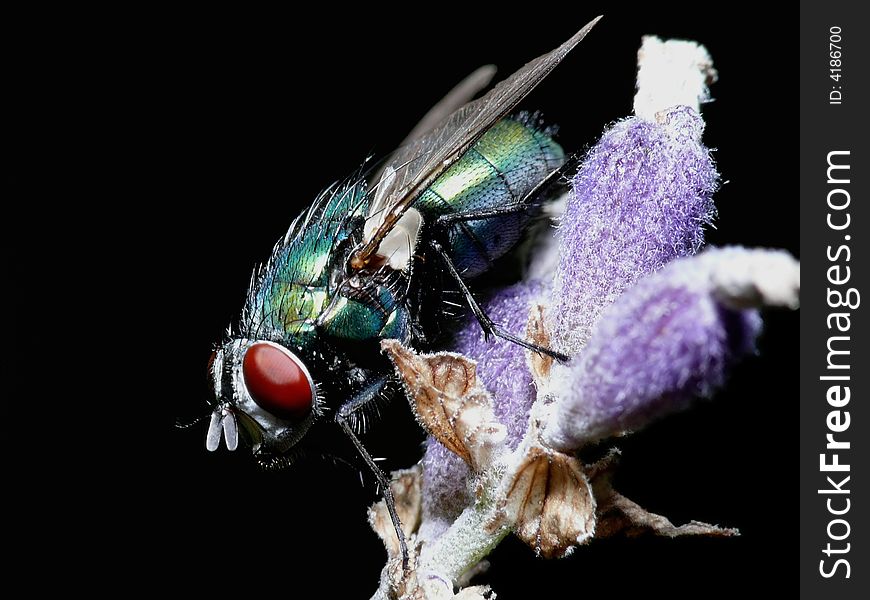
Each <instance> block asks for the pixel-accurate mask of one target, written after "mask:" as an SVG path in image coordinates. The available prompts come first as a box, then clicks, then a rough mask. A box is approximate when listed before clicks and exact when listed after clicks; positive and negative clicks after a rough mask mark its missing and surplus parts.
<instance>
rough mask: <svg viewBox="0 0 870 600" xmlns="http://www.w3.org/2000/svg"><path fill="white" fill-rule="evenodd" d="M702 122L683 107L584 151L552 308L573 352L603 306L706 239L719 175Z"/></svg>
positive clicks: (563, 230)
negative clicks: (703, 137) (705, 142)
mask: <svg viewBox="0 0 870 600" xmlns="http://www.w3.org/2000/svg"><path fill="white" fill-rule="evenodd" d="M703 129H704V122H703V120H702V119H701V117H700V116H699V115H698V114H697V113H696V112H695V111H694V110H692V109H690V108H688V107H685V106H677V107H674V108H671V109H668V110H666V111H663V112H662V113H659V122H650V121H645V120H643V119H640V118H637V117H635V118H629V119H626V120H624V121H621V122H619V123H617V124H616V125H614V126H613V127H612V128H611V129H610V130H609V131H607V132H606V133H605V134H604V136H603V137H602V138H601V140H600V141H599V142H598V144H597V145H596V146H595V147H594V148H593V149H592V150H591V152H590V153H589V155H588V156H587V157H586V160H585V161H584V163H583V166H582V167H581V168H580V171H579V172H578V173H577V176H576V177H575V178H574V190H573V194H571V195H570V197H569V199H568V205H567V208H566V210H565V214H564V217H563V218H562V221H561V226H560V230H559V235H560V238H561V241H560V250H559V252H560V257H559V266H558V269H557V271H556V279H555V286H554V291H553V300H552V304H551V306H550V312H549V314H550V317H551V318H550V324H551V329H552V334H553V336H554V338H555V340H556V346H557V347H558V348H559V349H561V350H563V351H565V352H567V353H568V354H577V352H578V351H579V350H580V349H581V348H582V347H583V345H584V344H585V343H586V342H587V340H588V339H589V336H590V335H591V333H592V329H593V327H594V325H595V323H596V321H597V320H598V317H599V315H600V313H601V310H602V309H603V308H604V307H606V306H607V305H609V304H610V303H612V302H613V301H614V300H615V299H616V298H617V297H618V296H619V295H620V294H621V293H622V292H623V291H624V290H626V289H627V288H628V287H630V286H631V285H632V284H633V283H634V282H635V281H637V280H638V279H639V278H640V277H643V276H644V275H646V274H648V273H652V272H654V271H657V270H658V269H660V268H661V267H663V266H664V265H665V264H667V263H668V262H669V261H671V260H673V259H674V258H678V257H681V256H686V255H689V254H693V253H695V252H696V251H697V250H698V249H699V248H700V247H701V245H702V244H703V242H704V232H703V227H704V225H706V224H708V223H709V222H710V221H711V220H712V218H713V216H714V214H715V210H714V207H713V202H712V200H711V196H712V194H713V192H714V190H715V189H716V185H717V181H718V173H717V172H716V169H715V166H714V164H713V160H712V158H711V157H710V153H709V151H708V150H707V149H706V148H705V147H704V146H703V144H701V133H702V132H703Z"/></svg>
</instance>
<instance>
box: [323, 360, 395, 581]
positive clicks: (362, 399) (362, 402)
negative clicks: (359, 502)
mask: <svg viewBox="0 0 870 600" xmlns="http://www.w3.org/2000/svg"><path fill="white" fill-rule="evenodd" d="M386 382H387V379H386V378H385V377H382V378H380V379H378V380H377V381H376V382H375V383H373V384H372V385H369V386H367V387H366V388H365V389H363V390H362V391H361V392H360V393H358V394H357V395H356V396H354V397H353V398H351V399H350V400H348V401H347V402H345V403H344V404H342V405H341V407H340V408H339V409H338V411H336V414H335V421H336V423H338V424H339V426H340V427H341V429H342V431H344V433H345V435H347V437H348V438H350V441H351V442H353V445H354V446H356V449H357V452H359V454H360V456H362V459H363V460H364V461H365V463H366V464H367V465H368V467H369V469H371V471H372V473H374V475H375V478H376V479H377V480H378V485H379V486H380V488H381V490H383V494H384V502H386V504H387V511H389V513H390V520H391V521H392V522H393V527H394V528H395V530H396V536H397V537H398V539H399V547H400V548H401V550H402V569H403V570H404V571H407V570H408V545H407V543H406V542H405V534H404V532H403V531H402V522H401V521H400V520H399V515H398V513H397V512H396V501H395V500H394V499H393V491H392V489H391V488H390V480H389V479H387V476H386V475H385V474H384V472H383V471H381V469H380V467H378V465H377V463H375V461H374V459H373V458H372V456H371V454H369V452H368V450H366V449H365V446H363V444H362V442H361V441H360V439H359V438H358V437H357V435H356V433H355V432H354V430H353V429H354V428H353V424H352V421H353V418H354V415H355V413H356V412H357V411H360V410H363V409H364V408H365V407H366V406H367V405H368V404H369V403H371V402H374V401H375V400H376V399H377V397H378V394H380V392H381V390H382V389H383V387H384V385H385V384H386Z"/></svg>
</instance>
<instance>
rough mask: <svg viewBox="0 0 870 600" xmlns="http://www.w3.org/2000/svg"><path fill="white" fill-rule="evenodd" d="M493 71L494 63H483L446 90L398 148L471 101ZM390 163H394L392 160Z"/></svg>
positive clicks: (424, 133) (490, 77)
mask: <svg viewBox="0 0 870 600" xmlns="http://www.w3.org/2000/svg"><path fill="white" fill-rule="evenodd" d="M495 72H496V68H495V65H483V66H482V67H480V68H479V69H477V70H476V71H474V72H473V73H471V74H470V75H469V76H468V77H466V78H465V79H463V80H462V81H460V82H459V83H458V84H456V87H454V88H453V89H452V90H450V91H449V92H447V95H446V96H444V97H443V98H442V99H441V101H440V102H438V104H436V105H435V106H433V107H432V108H431V109H429V112H427V113H426V114H425V115H424V116H423V118H422V119H420V122H419V123H417V126H416V127H414V129H412V130H411V133H409V134H408V136H407V137H406V138H405V139H404V140H403V141H402V143H401V144H400V145H399V148H401V147H403V146H405V145H406V144H410V143H411V142H413V141H414V140H416V139H417V138H419V137H423V136H424V135H426V134H427V133H429V132H430V131H432V130H433V129H435V127H437V126H438V125H439V124H440V123H441V121H443V120H444V119H446V118H447V117H449V116H450V115H451V114H453V113H454V112H456V111H457V110H459V109H460V108H462V107H463V106H464V105H465V104H468V103H469V102H471V99H472V98H474V97H475V96H476V95H477V94H478V92H480V91H481V90H483V89H485V88H486V86H488V85H489V83H490V82H491V81H492V78H493V77H494V76H495ZM390 163H391V164H395V163H394V161H392V160H391V161H390Z"/></svg>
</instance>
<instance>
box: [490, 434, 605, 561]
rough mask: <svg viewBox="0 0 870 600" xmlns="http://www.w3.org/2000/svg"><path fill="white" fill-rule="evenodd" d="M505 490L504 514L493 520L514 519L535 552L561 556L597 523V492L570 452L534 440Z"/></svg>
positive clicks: (590, 533)
mask: <svg viewBox="0 0 870 600" xmlns="http://www.w3.org/2000/svg"><path fill="white" fill-rule="evenodd" d="M504 490H505V493H504V496H503V499H502V501H501V503H500V509H501V515H502V517H501V519H502V520H501V521H500V522H499V523H493V525H500V524H503V523H505V522H507V523H512V524H513V527H514V532H515V533H516V534H517V535H518V536H519V537H520V539H522V540H523V541H524V542H526V544H528V545H529V546H531V547H532V549H534V550H535V552H536V553H537V554H539V555H542V556H544V557H546V558H553V557H558V556H564V555H565V554H566V553H568V552H569V551H570V550H571V549H572V548H573V547H574V546H576V545H577V544H580V543H583V542H584V541H586V540H587V539H588V538H589V537H591V535H592V533H593V531H594V529H595V498H594V497H593V495H592V490H591V488H590V486H589V482H588V480H587V479H586V476H585V475H584V474H583V469H582V466H581V464H580V461H578V460H577V459H576V458H574V457H573V456H568V455H566V454H562V453H561V452H555V451H552V450H546V449H544V448H541V447H539V446H532V447H531V448H530V449H529V450H528V451H527V452H526V455H525V457H524V458H523V460H522V462H521V463H520V465H519V466H518V467H517V469H516V470H515V471H514V472H513V474H511V475H508V476H507V477H506V479H505V487H504Z"/></svg>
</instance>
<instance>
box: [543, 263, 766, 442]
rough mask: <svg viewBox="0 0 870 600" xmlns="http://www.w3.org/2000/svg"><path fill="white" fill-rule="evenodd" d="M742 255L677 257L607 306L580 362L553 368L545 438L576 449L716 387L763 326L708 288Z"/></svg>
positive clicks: (714, 287) (681, 405)
mask: <svg viewBox="0 0 870 600" xmlns="http://www.w3.org/2000/svg"><path fill="white" fill-rule="evenodd" d="M746 252H748V251H745V250H742V249H727V250H711V251H708V252H705V253H703V254H701V255H698V256H696V257H691V258H685V259H682V260H679V261H676V262H674V263H672V264H671V265H669V266H667V267H666V268H664V269H662V270H661V271H660V272H658V273H656V274H653V275H650V276H648V277H646V278H644V279H642V280H641V281H639V282H638V283H637V284H636V285H634V286H633V287H632V288H631V289H629V290H628V291H626V292H625V294H623V295H622V296H621V297H620V298H619V299H618V300H617V301H616V302H615V303H614V304H613V305H612V306H610V307H609V308H607V309H606V310H605V311H604V313H603V314H602V316H601V320H600V321H599V322H598V324H597V326H596V327H595V328H594V330H593V333H592V336H591V338H590V339H589V343H588V344H587V345H586V347H585V348H584V350H583V353H582V355H581V356H580V357H579V358H578V360H577V361H575V362H573V363H572V364H570V365H567V366H558V367H557V368H556V369H554V372H553V377H554V380H553V384H552V385H553V387H552V391H553V393H554V395H555V396H556V397H557V400H556V402H555V404H554V406H553V409H552V413H551V416H550V418H549V419H548V425H547V427H546V429H545V432H544V441H545V442H546V443H547V444H549V445H551V446H552V447H554V448H557V449H563V450H572V449H576V448H579V447H581V446H582V445H584V444H586V443H589V442H593V441H596V440H599V439H601V438H604V437H607V436H610V435H613V434H617V433H621V432H624V431H630V430H635V429H638V428H640V427H642V426H644V425H645V424H647V423H648V422H649V421H651V420H653V419H655V418H658V417H660V416H662V415H664V414H666V413H669V412H673V411H676V410H680V409H682V408H685V407H686V406H687V405H688V404H689V402H690V401H691V400H692V399H694V398H696V397H699V396H709V395H710V394H711V393H712V391H713V390H715V389H716V388H717V387H719V386H721V385H722V384H723V383H724V380H725V376H726V374H727V370H728V368H729V367H730V365H731V364H732V363H733V362H734V361H735V360H736V359H738V358H739V357H741V356H743V355H745V354H747V353H751V352H753V351H754V343H755V338H756V336H757V335H758V333H759V331H760V329H761V319H760V317H759V315H758V313H757V312H756V311H755V310H735V309H732V308H729V307H728V306H726V305H725V304H723V303H722V302H721V301H720V295H719V289H718V287H717V284H716V281H717V275H718V274H719V273H721V271H722V270H723V269H733V268H734V267H735V266H737V267H741V265H747V264H749V262H747V261H746V260H742V261H736V260H734V257H735V255H739V256H740V257H744V253H746ZM758 254H759V255H763V254H765V253H763V252H759V253H758ZM741 268H742V267H741Z"/></svg>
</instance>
